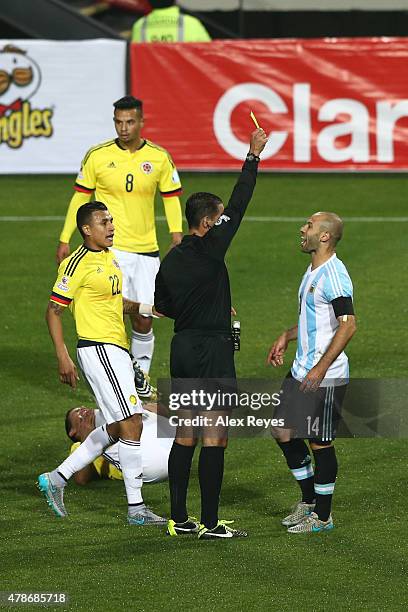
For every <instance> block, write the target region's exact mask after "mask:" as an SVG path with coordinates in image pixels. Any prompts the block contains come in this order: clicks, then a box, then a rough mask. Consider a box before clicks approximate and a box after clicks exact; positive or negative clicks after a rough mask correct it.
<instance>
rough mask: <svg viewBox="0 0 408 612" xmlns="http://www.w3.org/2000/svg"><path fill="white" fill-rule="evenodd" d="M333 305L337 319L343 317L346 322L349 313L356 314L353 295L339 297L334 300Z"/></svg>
mask: <svg viewBox="0 0 408 612" xmlns="http://www.w3.org/2000/svg"><path fill="white" fill-rule="evenodd" d="M331 305H332V306H333V310H334V314H335V316H336V319H338V318H339V317H343V319H342V320H343V321H344V322H346V321H347V316H348V315H354V306H353V300H352V298H351V297H338V298H336V299H335V300H332V302H331Z"/></svg>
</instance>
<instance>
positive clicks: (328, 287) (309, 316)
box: [292, 254, 353, 386]
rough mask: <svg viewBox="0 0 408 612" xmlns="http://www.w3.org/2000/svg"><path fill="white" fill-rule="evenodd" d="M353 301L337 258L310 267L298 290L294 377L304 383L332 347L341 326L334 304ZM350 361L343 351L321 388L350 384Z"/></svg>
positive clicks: (347, 281)
mask: <svg viewBox="0 0 408 612" xmlns="http://www.w3.org/2000/svg"><path fill="white" fill-rule="evenodd" d="M339 297H351V298H352V297H353V284H352V282H351V278H350V276H349V274H348V272H347V269H346V267H345V265H344V264H343V262H342V261H340V259H338V258H337V256H336V254H334V255H332V257H330V259H329V260H327V261H326V262H325V263H324V264H322V265H320V266H318V267H317V268H315V269H314V270H312V266H311V265H310V266H309V267H308V269H307V270H306V273H305V275H304V276H303V279H302V282H301V284H300V288H299V321H298V339H297V351H296V357H295V359H294V362H293V365H292V376H293V377H294V378H296V380H299V381H302V380H303V379H304V377H305V376H306V374H307V373H308V372H309V371H310V370H311V369H312V368H313V367H314V366H315V365H316V363H318V361H319V360H320V359H321V357H322V355H323V354H324V353H325V352H326V350H327V348H328V347H329V345H330V343H331V341H332V339H333V336H334V335H335V333H336V331H337V328H338V326H339V323H338V321H337V319H336V316H335V314H334V310H333V306H332V304H331V302H332V301H333V300H335V299H336V298H339ZM348 376H349V367H348V358H347V355H346V354H345V352H344V351H343V352H342V353H340V355H339V356H338V357H337V359H335V361H334V362H333V363H332V364H331V366H330V367H329V369H328V370H327V373H326V376H325V378H324V380H323V381H322V383H321V386H327V385H333V384H336V385H341V384H346V383H347V382H348Z"/></svg>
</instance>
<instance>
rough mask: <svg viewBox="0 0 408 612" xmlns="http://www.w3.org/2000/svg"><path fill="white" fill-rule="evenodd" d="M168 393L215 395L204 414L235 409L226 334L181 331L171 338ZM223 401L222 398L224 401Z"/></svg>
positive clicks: (230, 350)
mask: <svg viewBox="0 0 408 612" xmlns="http://www.w3.org/2000/svg"><path fill="white" fill-rule="evenodd" d="M170 374H171V390H172V393H178V394H181V393H191V391H192V390H196V391H204V392H206V393H208V394H212V395H213V394H217V402H216V403H214V405H213V406H212V407H211V408H209V407H208V406H207V405H205V404H202V408H203V409H205V410H208V409H211V410H226V409H227V410H229V409H231V408H235V407H236V400H235V399H234V394H236V392H237V385H236V373H235V365H234V346H233V341H232V338H231V335H230V334H228V333H220V332H218V333H216V332H203V331H201V330H183V331H181V332H178V333H177V334H175V335H174V337H173V339H172V342H171V350H170ZM223 398H226V399H225V401H224V399H223Z"/></svg>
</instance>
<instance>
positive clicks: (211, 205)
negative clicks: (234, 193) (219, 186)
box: [186, 191, 222, 229]
mask: <svg viewBox="0 0 408 612" xmlns="http://www.w3.org/2000/svg"><path fill="white" fill-rule="evenodd" d="M220 204H222V200H221V198H219V197H218V196H216V195H214V194H213V193H207V192H205V191H199V192H198V193H192V194H191V196H190V197H189V198H188V200H187V202H186V219H187V223H188V227H189V228H190V229H192V228H197V227H198V226H199V225H200V221H201V219H203V218H204V217H214V215H216V214H217V213H218V206H219V205H220Z"/></svg>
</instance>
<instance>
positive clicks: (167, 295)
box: [155, 147, 263, 537]
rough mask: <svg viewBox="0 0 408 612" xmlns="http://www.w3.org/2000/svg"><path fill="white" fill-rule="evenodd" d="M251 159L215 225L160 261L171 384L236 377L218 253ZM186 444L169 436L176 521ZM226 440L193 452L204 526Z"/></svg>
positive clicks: (243, 196) (243, 192)
mask: <svg viewBox="0 0 408 612" xmlns="http://www.w3.org/2000/svg"><path fill="white" fill-rule="evenodd" d="M262 148H263V147H261V150H262ZM258 162H259V157H257V156H256V155H253V154H251V153H250V154H248V156H247V159H246V161H245V162H244V165H243V167H242V171H241V174H240V176H239V179H238V181H237V183H236V185H235V187H234V190H233V192H232V195H231V197H230V200H229V202H228V205H227V207H226V208H225V210H224V212H223V214H222V215H221V216H220V217H219V219H218V220H217V221H216V223H215V224H214V225H213V226H212V227H211V229H209V230H208V231H207V233H206V234H205V235H203V236H199V235H197V234H194V233H190V235H188V236H184V238H183V240H182V242H181V243H180V244H179V245H178V246H176V247H174V248H173V249H172V250H171V251H170V252H169V253H168V254H167V255H166V257H165V258H164V259H163V261H162V263H161V266H160V269H159V272H158V274H157V277H156V291H155V308H156V310H157V311H158V312H159V313H162V314H164V315H166V316H167V317H170V318H172V319H174V332H175V335H174V337H173V339H172V343H171V354H170V373H171V377H172V379H173V381H174V379H177V378H195V379H197V378H201V379H208V378H229V379H235V366H234V349H233V341H232V338H231V291H230V282H229V277H228V271H227V267H226V265H225V261H224V258H225V255H226V252H227V250H228V247H229V246H230V244H231V241H232V239H233V237H234V236H235V234H236V232H237V230H238V228H239V226H240V223H241V221H242V218H243V216H244V214H245V211H246V209H247V206H248V204H249V202H250V199H251V197H252V193H253V190H254V187H255V183H256V177H257V169H258ZM190 231H192V232H193V231H194V228H191V227H190ZM187 444H188V442H186V440H184V439H178V438H177V436H176V440H175V442H174V444H173V448H172V451H171V453H170V458H169V485H170V497H171V517H172V519H173V520H174V521H175V522H176V523H177V524H181V523H184V522H189V521H188V515H187V509H186V496H187V487H188V479H189V474H190V468H191V461H192V458H193V454H194V448H195V447H194V445H193V444H194V442H193V440H191V444H192V446H188V445H187ZM212 444H214V441H213V442H212ZM225 444H226V442H225V441H221V440H220V441H219V445H218V446H214V445H209V446H206V442H205V438H204V440H203V447H202V448H201V452H200V461H199V480H200V488H201V509H202V513H201V523H202V524H203V525H205V527H207V528H208V530H214V528H215V530H216V529H217V525H218V503H219V494H220V490H221V484H222V478H223V466H224V450H225V449H224V445H225ZM219 528H220V529H221V531H222V528H221V527H220V526H219ZM237 533H238V532H237ZM241 535H242V533H241ZM244 535H246V534H244ZM224 537H225V536H224Z"/></svg>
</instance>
